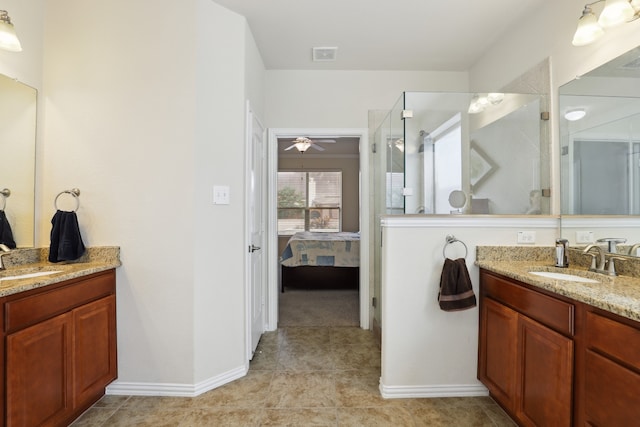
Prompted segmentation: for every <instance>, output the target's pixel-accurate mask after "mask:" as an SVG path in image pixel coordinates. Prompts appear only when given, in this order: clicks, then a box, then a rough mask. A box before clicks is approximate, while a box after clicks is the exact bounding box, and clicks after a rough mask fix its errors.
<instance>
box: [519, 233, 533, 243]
mask: <svg viewBox="0 0 640 427" xmlns="http://www.w3.org/2000/svg"><path fill="white" fill-rule="evenodd" d="M535 242H536V232H535V231H518V243H527V244H533V243H535Z"/></svg>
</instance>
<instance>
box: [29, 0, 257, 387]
mask: <svg viewBox="0 0 640 427" xmlns="http://www.w3.org/2000/svg"><path fill="white" fill-rule="evenodd" d="M49 4H50V7H49V8H48V9H47V13H46V17H45V19H46V26H45V29H46V31H45V40H46V42H45V46H44V85H43V89H44V94H45V112H46V116H45V125H44V128H43V132H44V136H45V140H46V144H45V147H44V153H43V159H42V162H41V168H42V170H43V176H46V180H43V182H42V189H43V190H42V199H41V210H42V212H43V217H42V219H41V222H40V224H39V226H40V228H41V229H42V230H47V229H48V221H49V218H50V215H51V214H52V212H51V207H50V205H51V202H52V200H53V198H54V197H55V195H56V194H57V192H59V191H61V190H64V189H67V188H71V187H79V188H80V190H81V191H82V194H81V196H80V200H81V209H80V211H79V212H78V216H79V221H80V224H81V231H82V233H83V237H84V239H85V243H86V244H87V245H88V246H96V245H119V246H121V258H122V263H123V266H122V267H121V268H119V269H118V270H117V280H118V364H119V379H118V381H117V382H116V383H115V384H114V385H112V386H111V387H110V388H109V390H110V392H113V393H121V392H122V393H133V394H186V395H190V394H191V395H193V394H196V393H199V392H201V391H204V390H205V389H207V388H212V387H215V386H216V385H219V384H221V383H224V382H226V381H229V380H231V379H233V378H235V377H238V376H241V375H243V374H244V371H245V370H246V360H245V354H246V351H245V348H244V347H245V340H244V328H245V324H244V296H245V295H244V276H243V273H242V272H243V271H244V264H243V262H244V238H243V233H244V169H243V165H244V126H245V123H244V111H245V97H246V92H251V95H252V96H253V97H254V98H256V99H257V101H256V103H255V104H256V105H258V106H259V107H260V108H262V107H261V106H260V104H261V103H262V101H261V99H262V92H263V88H262V85H261V77H260V76H261V74H262V73H263V66H262V64H261V59H260V57H259V55H257V53H256V50H255V48H254V49H247V46H251V45H252V44H253V41H252V40H249V38H250V32H248V31H247V24H246V20H245V19H244V18H243V17H241V16H239V15H237V14H235V13H231V12H229V11H227V10H226V9H224V8H222V7H220V6H218V5H216V4H215V3H213V2H211V1H209V0H192V1H189V2H182V1H181V2H178V1H177V0H160V2H158V1H151V0H141V1H138V2H135V3H131V2H125V1H123V0H117V1H115V2H109V3H104V4H102V3H95V2H90V3H87V2H84V1H80V0H61V1H58V0H56V1H55V2H53V1H52V2H50V3H49ZM177 23H179V24H180V31H167V29H172V28H175V26H176V24H177ZM114 28H117V30H118V31H113V30H114ZM247 64H249V65H248V66H250V67H251V68H252V69H251V70H250V71H247V70H245V67H247ZM214 185H229V186H230V189H231V204H230V205H227V206H220V205H216V206H214V205H213V203H212V188H213V186H214ZM39 243H40V244H41V245H43V246H46V245H47V244H48V238H47V234H46V233H41V238H40V242H39Z"/></svg>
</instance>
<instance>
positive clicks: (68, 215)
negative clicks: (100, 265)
mask: <svg viewBox="0 0 640 427" xmlns="http://www.w3.org/2000/svg"><path fill="white" fill-rule="evenodd" d="M51 224H52V228H51V246H50V247H49V261H50V262H60V261H73V260H75V259H78V258H80V257H81V256H82V254H84V251H85V247H84V243H83V242H82V236H81V235H80V227H79V226H78V217H77V216H76V213H75V212H66V211H61V210H58V211H57V212H56V213H55V215H53V218H52V219H51Z"/></svg>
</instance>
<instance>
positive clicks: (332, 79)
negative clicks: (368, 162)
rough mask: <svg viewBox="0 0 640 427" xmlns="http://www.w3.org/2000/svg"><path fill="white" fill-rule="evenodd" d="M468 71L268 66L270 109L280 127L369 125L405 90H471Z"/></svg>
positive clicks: (271, 122)
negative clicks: (370, 119)
mask: <svg viewBox="0 0 640 427" xmlns="http://www.w3.org/2000/svg"><path fill="white" fill-rule="evenodd" d="M467 78H468V76H467V73H463V72H435V71H425V72H417V71H416V72H413V71H295V70H268V71H267V73H266V84H267V114H266V121H267V123H268V124H269V127H276V128H367V127H368V123H367V121H368V111H369V110H389V109H391V107H393V104H394V103H395V102H396V101H397V100H398V98H399V97H400V95H401V94H402V92H403V91H458V92H466V90H467Z"/></svg>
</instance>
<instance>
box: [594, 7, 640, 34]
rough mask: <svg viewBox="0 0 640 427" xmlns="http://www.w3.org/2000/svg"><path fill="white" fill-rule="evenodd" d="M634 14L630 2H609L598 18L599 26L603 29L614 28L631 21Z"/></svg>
mask: <svg viewBox="0 0 640 427" xmlns="http://www.w3.org/2000/svg"><path fill="white" fill-rule="evenodd" d="M634 14H635V11H634V10H633V8H632V7H631V4H629V0H607V1H606V2H605V3H604V9H602V12H601V13H600V18H598V24H600V26H601V27H602V28H610V27H614V26H616V25H620V24H622V23H625V22H627V21H630V20H631V18H633V15H634Z"/></svg>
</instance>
